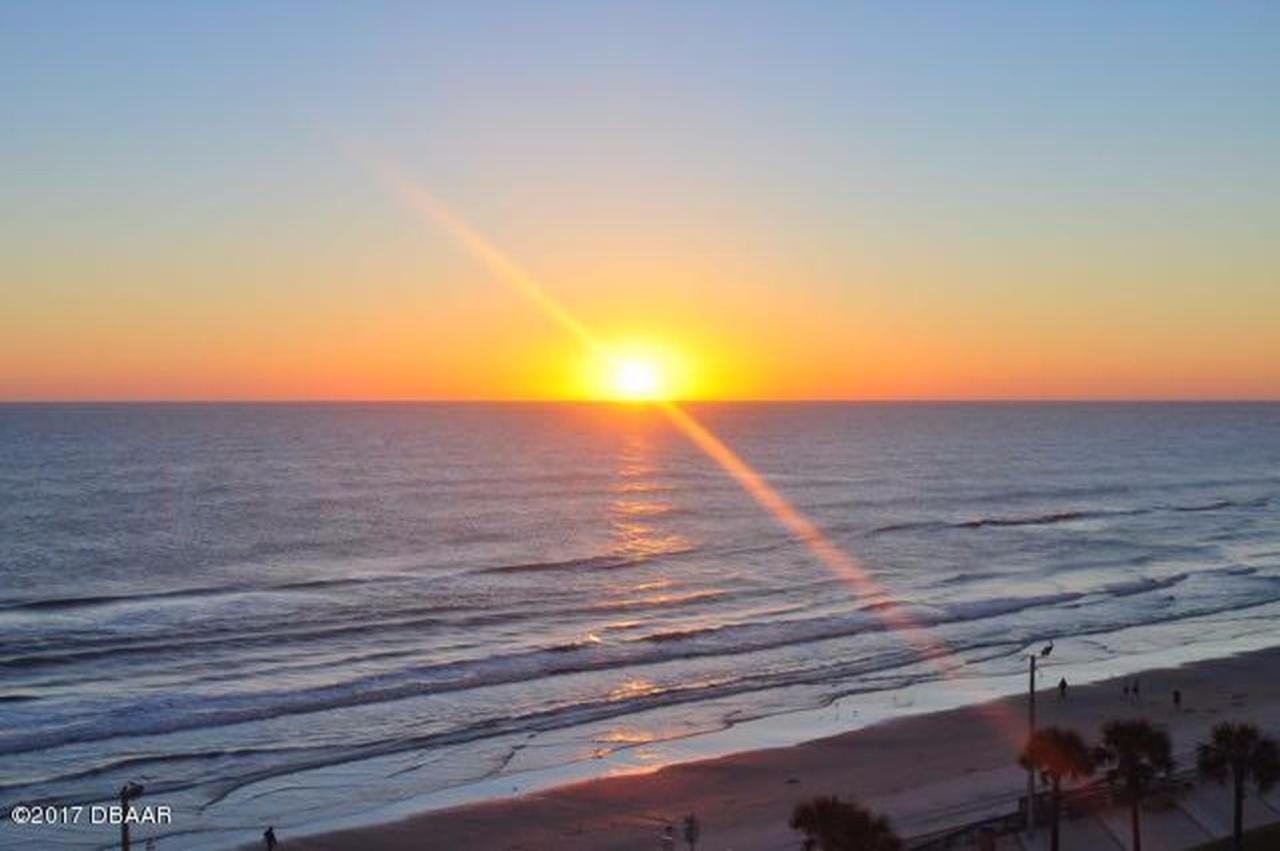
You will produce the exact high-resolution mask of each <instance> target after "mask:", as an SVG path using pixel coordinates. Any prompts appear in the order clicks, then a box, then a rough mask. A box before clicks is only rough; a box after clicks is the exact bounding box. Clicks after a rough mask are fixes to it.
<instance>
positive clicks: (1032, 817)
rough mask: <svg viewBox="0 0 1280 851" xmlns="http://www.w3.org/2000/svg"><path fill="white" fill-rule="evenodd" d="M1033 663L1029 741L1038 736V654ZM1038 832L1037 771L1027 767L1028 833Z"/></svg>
mask: <svg viewBox="0 0 1280 851" xmlns="http://www.w3.org/2000/svg"><path fill="white" fill-rule="evenodd" d="M1027 660H1028V661H1029V662H1030V663H1031V668H1030V674H1029V677H1028V680H1027V741H1031V737H1032V736H1034V735H1035V734H1036V654H1034V653H1032V654H1030V655H1029V656H1028V657H1027ZM1035 830H1036V770H1035V767H1034V766H1032V765H1030V764H1028V765H1027V833H1035Z"/></svg>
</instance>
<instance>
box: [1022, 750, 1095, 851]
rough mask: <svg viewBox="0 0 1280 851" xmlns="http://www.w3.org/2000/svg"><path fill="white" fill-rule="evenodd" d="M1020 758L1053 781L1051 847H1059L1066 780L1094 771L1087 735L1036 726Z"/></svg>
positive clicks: (1056, 850)
mask: <svg viewBox="0 0 1280 851" xmlns="http://www.w3.org/2000/svg"><path fill="white" fill-rule="evenodd" d="M1018 762H1019V763H1020V764H1021V765H1022V767H1023V768H1028V769H1030V768H1034V769H1036V770H1037V771H1039V772H1040V775H1041V776H1042V777H1044V778H1045V779H1046V780H1048V781H1049V787H1050V790H1051V794H1050V798H1049V801H1050V805H1051V807H1052V809H1051V810H1050V814H1049V848H1050V851H1058V845H1059V842H1058V821H1059V816H1060V813H1061V811H1062V780H1063V778H1069V779H1071V780H1079V779H1081V778H1084V777H1088V776H1089V775H1091V774H1093V766H1094V754H1093V751H1092V750H1090V749H1089V746H1088V745H1086V744H1085V743H1084V739H1082V738H1080V736H1079V735H1078V734H1077V733H1075V732H1073V731H1071V730H1063V729H1060V728H1058V727H1044V728H1041V729H1039V730H1036V731H1035V732H1034V733H1032V734H1031V738H1030V739H1028V740H1027V744H1026V747H1024V748H1023V749H1022V755H1021V756H1020V757H1018Z"/></svg>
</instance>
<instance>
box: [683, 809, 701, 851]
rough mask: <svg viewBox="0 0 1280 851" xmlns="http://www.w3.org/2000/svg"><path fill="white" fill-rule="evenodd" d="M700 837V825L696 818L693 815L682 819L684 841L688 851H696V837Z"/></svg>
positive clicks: (690, 814)
mask: <svg viewBox="0 0 1280 851" xmlns="http://www.w3.org/2000/svg"><path fill="white" fill-rule="evenodd" d="M701 835H702V825H701V824H700V823H699V822H698V817H697V816H695V815H694V814H693V813H689V815H687V816H685V817H684V841H685V844H686V845H688V846H689V851H697V848H698V837H700V836H701Z"/></svg>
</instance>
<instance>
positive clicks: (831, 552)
mask: <svg viewBox="0 0 1280 851" xmlns="http://www.w3.org/2000/svg"><path fill="white" fill-rule="evenodd" d="M365 164H366V166H369V163H368V162H367V161H366V163H365ZM371 170H372V171H373V172H374V174H375V175H376V176H377V177H378V178H379V179H380V181H381V182H382V183H383V184H385V185H386V186H387V188H388V189H389V190H391V191H392V192H393V193H394V194H395V195H396V196H398V197H399V198H401V199H402V200H403V201H405V202H406V203H407V204H408V205H409V206H410V207H411V208H412V209H414V210H415V211H417V212H418V213H420V214H421V215H423V216H424V217H425V218H427V219H428V220H429V221H430V222H432V223H433V224H434V225H435V226H436V227H438V228H439V229H441V230H442V231H444V232H445V233H446V234H448V235H449V236H450V237H452V238H453V239H454V240H456V241H457V242H458V243H459V244H460V245H461V246H462V247H463V248H465V249H466V251H467V252H468V253H469V254H471V255H472V256H473V257H474V258H475V259H477V260H478V261H480V262H481V263H482V264H483V265H484V266H485V267H486V268H487V269H488V270H489V272H490V274H491V275H492V276H493V277H494V278H495V279H497V280H499V281H501V282H503V283H504V284H506V285H507V286H510V287H511V288H512V289H514V290H516V291H517V292H518V293H520V294H521V295H523V296H524V297H525V298H527V299H529V301H531V302H532V303H533V304H534V305H535V306H537V307H538V308H539V309H540V310H541V311H542V312H543V313H545V314H546V315H547V316H548V317H549V318H550V319H551V320H553V321H554V322H556V323H557V324H558V325H560V326H561V327H562V328H563V329H564V330H565V331H566V332H568V333H569V334H571V335H572V336H573V337H574V338H576V339H577V340H578V341H579V342H580V343H582V345H583V346H585V347H586V348H587V349H588V350H589V351H590V352H592V353H593V354H597V355H601V356H606V355H607V353H608V347H607V346H606V345H605V343H604V342H603V341H602V340H600V339H599V338H598V337H597V336H596V335H595V334H593V333H592V332H591V330H590V329H589V328H588V327H587V326H586V325H584V324H583V323H582V322H581V321H579V320H578V318H577V317H576V316H574V315H573V313H572V312H570V311H569V310H568V309H567V308H566V307H564V305H562V304H561V303H560V302H559V301H557V300H556V299H555V297H554V296H552V295H551V294H550V293H549V292H548V291H547V290H546V288H545V287H543V286H542V285H541V284H540V283H539V282H538V280H537V279H536V278H535V277H534V276H533V275H532V274H531V273H529V272H528V271H527V270H525V269H524V268H523V267H522V266H520V265H519V264H518V263H516V262H515V261H514V260H512V259H511V258H510V257H508V256H507V255H506V254H505V253H504V252H503V251H502V250H501V249H499V248H498V247H497V246H496V245H494V244H493V243H492V242H491V241H489V240H488V239H487V238H485V237H484V236H483V235H482V234H480V233H479V232H478V231H476V230H475V229H474V228H472V227H471V226H470V225H469V224H468V223H467V222H465V221H463V219H462V218H460V217H459V216H458V215H456V214H455V213H454V212H453V211H452V210H450V209H449V208H448V207H447V206H445V205H444V204H443V203H442V202H441V201H440V200H439V199H437V198H435V197H434V196H432V195H431V194H430V193H428V192H426V191H425V190H423V189H422V188H421V187H420V186H418V185H417V184H416V183H414V182H413V181H411V180H409V179H407V178H406V177H404V176H402V175H400V174H398V173H396V172H395V171H394V170H392V169H390V168H387V167H385V166H376V167H371ZM649 404H651V405H653V406H655V407H656V408H657V409H658V410H660V411H662V413H663V414H664V415H665V416H666V418H667V419H668V420H669V421H670V422H671V423H672V424H673V425H674V426H675V427H676V428H677V429H678V430H679V431H680V432H681V433H683V434H684V435H685V436H686V437H687V438H688V439H689V440H690V441H691V442H692V443H693V444H694V445H695V446H697V447H698V448H699V449H700V450H701V451H702V452H703V453H704V454H705V455H706V456H707V457H708V458H710V459H711V460H712V461H713V462H715V463H716V465H718V466H719V467H720V469H721V470H723V471H724V472H725V473H726V474H728V475H729V477H730V478H732V479H733V480H734V481H735V482H737V484H738V485H739V486H740V487H741V488H742V489H743V490H744V491H745V492H746V493H747V495H748V496H750V497H751V498H752V499H753V500H754V501H755V502H756V503H757V504H758V505H759V506H760V507H761V508H763V509H764V510H765V511H767V512H768V513H769V514H770V515H771V516H772V517H773V518H774V520H776V521H777V522H778V523H779V524H780V525H781V526H782V527H783V528H784V529H786V530H787V531H788V532H789V533H790V534H791V535H792V536H793V537H795V538H796V540H798V541H800V542H801V543H802V544H804V546H805V547H806V548H807V549H808V550H809V552H810V553H812V554H813V556H814V557H815V558H816V559H817V560H818V561H819V562H820V563H821V564H823V565H824V566H825V567H826V568H827V569H828V570H829V571H831V573H833V574H834V575H835V576H836V577H837V578H839V579H840V580H841V581H842V582H843V583H844V584H845V585H847V586H848V587H849V588H850V589H851V590H852V591H853V592H854V593H855V594H856V595H858V596H859V597H860V598H864V599H869V600H874V599H876V598H883V599H882V600H880V601H878V602H877V604H876V605H875V606H874V607H872V608H871V609H870V610H871V611H872V612H874V613H875V614H876V616H877V617H879V618H880V619H881V620H882V621H883V622H884V624H885V626H886V627H887V628H888V629H890V630H892V631H893V633H894V634H895V635H898V636H900V637H901V638H902V639H903V640H904V641H905V642H906V643H907V644H908V645H910V646H911V647H912V648H913V649H914V650H915V651H916V652H917V653H919V655H920V657H921V659H922V660H924V661H925V662H926V663H927V664H930V665H931V666H932V667H933V668H934V669H935V671H937V672H938V673H939V674H941V675H942V676H943V677H944V678H945V679H946V680H948V681H949V682H950V683H951V684H952V685H954V686H955V687H956V688H958V689H960V690H966V691H970V692H971V693H972V694H973V697H974V698H975V700H978V701H981V700H985V699H986V698H987V697H988V695H986V694H984V693H979V692H976V691H974V690H973V689H972V686H971V684H970V682H969V681H968V680H966V679H965V678H963V677H958V676H956V674H955V670H956V668H957V667H958V666H957V665H956V664H955V654H954V652H953V651H952V650H951V649H950V648H948V647H947V646H946V644H945V643H943V642H942V641H941V640H939V639H936V638H934V637H933V636H932V635H930V630H929V628H928V627H927V626H925V625H922V624H918V623H916V622H915V621H914V620H913V619H912V618H911V616H910V614H909V613H908V612H907V611H905V610H904V609H903V608H902V606H901V605H900V604H899V603H898V602H897V601H895V600H894V599H893V598H892V596H890V593H889V590H888V589H887V588H886V587H884V586H883V585H881V584H880V583H879V582H878V581H876V579H875V578H874V577H873V576H872V575H871V574H870V572H868V571H867V570H866V569H865V568H863V567H862V565H860V564H859V563H858V561H857V560H856V559H854V558H853V556H851V555H849V553H847V552H845V551H844V550H843V549H842V548H841V547H840V546H838V545H837V544H836V543H835V542H834V541H832V540H831V538H829V537H828V536H827V535H826V533H824V532H823V531H822V530H821V529H820V528H819V527H818V526H817V524H815V523H814V522H813V521H811V520H810V519H809V518H807V517H806V516H805V515H804V514H803V513H801V512H800V510H799V509H797V508H796V507H795V506H793V505H792V504H791V503H790V502H789V501H788V500H787V499H786V497H784V496H783V495H782V494H781V493H779V492H778V491H777V490H776V489H775V488H774V487H773V486H772V485H770V484H769V483H768V482H767V481H766V480H765V478H764V477H763V476H762V475H760V473H758V472H757V471H756V470H755V469H754V468H753V467H751V465H750V464H748V463H747V462H746V461H745V460H743V458H742V457H741V456H739V455H738V453H737V452H735V451H734V450H733V449H732V448H731V447H730V446H729V445H728V444H726V443H725V442H724V441H723V440H721V439H720V438H719V437H718V436H717V435H716V434H714V433H713V432H712V431H711V430H710V429H708V428H707V427H706V426H704V425H703V424H702V423H701V422H700V421H699V420H698V419H697V418H696V417H694V416H693V414H692V413H690V412H689V411H688V410H686V409H685V408H684V407H682V406H681V405H679V404H677V403H676V402H673V401H670V400H655V401H653V402H650V403H649ZM983 715H984V717H986V718H988V719H989V720H990V722H991V723H992V724H993V725H994V726H996V727H997V729H999V730H1000V731H1001V732H1002V734H1003V735H1005V736H1006V737H1007V738H1008V739H1009V741H1010V742H1011V743H1012V744H1013V745H1014V746H1015V747H1020V746H1021V743H1022V740H1023V738H1024V737H1025V733H1026V728H1025V722H1024V721H1023V720H1022V719H1021V718H1020V717H1019V716H1018V715H1016V714H1015V713H1014V712H1013V711H1012V709H1011V708H1010V707H1008V706H1007V705H1005V704H1003V703H994V704H989V705H988V707H987V709H986V711H984V713H983Z"/></svg>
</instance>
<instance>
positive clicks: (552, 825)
mask: <svg viewBox="0 0 1280 851" xmlns="http://www.w3.org/2000/svg"><path fill="white" fill-rule="evenodd" d="M1047 674H1048V675H1046V677H1045V678H1044V679H1045V681H1046V683H1045V684H1046V686H1047V685H1048V684H1049V683H1050V682H1051V683H1056V682H1057V675H1056V672H1047ZM1126 679H1129V678H1126ZM1140 679H1141V685H1142V695H1143V701H1142V703H1141V704H1138V703H1134V702H1133V701H1132V700H1131V699H1130V700H1126V698H1125V696H1124V694H1123V689H1122V681H1121V680H1119V679H1116V680H1108V681H1103V682H1099V683H1096V684H1093V685H1088V686H1080V687H1073V688H1071V689H1070V691H1069V693H1068V696H1067V699H1066V700H1060V699H1059V697H1058V693H1057V690H1056V688H1052V687H1045V688H1043V689H1042V690H1041V691H1040V692H1039V693H1038V697H1037V704H1038V719H1039V723H1040V725H1041V726H1045V725H1051V724H1052V725H1058V726H1064V727H1072V728H1075V729H1077V730H1078V731H1080V732H1081V733H1082V734H1084V735H1085V736H1086V737H1088V738H1089V739H1091V740H1092V739H1093V738H1095V737H1096V735H1097V731H1098V728H1099V726H1100V725H1101V724H1102V722H1103V721H1105V720H1107V719H1110V718H1116V717H1134V716H1138V717H1146V718H1148V719H1150V720H1152V721H1156V722H1159V723H1162V724H1165V725H1167V726H1168V728H1169V729H1170V732H1171V733H1172V735H1173V738H1174V748H1175V752H1176V753H1177V754H1178V756H1179V762H1180V764H1182V765H1189V764H1191V763H1190V760H1191V759H1192V758H1193V756H1192V752H1193V750H1194V746H1195V744H1196V743H1197V742H1198V741H1199V740H1200V739H1202V738H1204V737H1205V735H1206V733H1207V731H1208V730H1209V728H1210V727H1211V726H1212V725H1213V724H1215V723H1217V722H1219V721H1222V720H1248V721H1252V722H1254V723H1257V724H1259V725H1260V726H1262V727H1264V728H1266V729H1267V730H1268V731H1269V732H1270V733H1271V734H1273V735H1276V734H1280V648H1276V649H1271V650H1263V651H1258V652H1253V653H1248V654H1243V655H1239V656H1234V657H1230V658H1226V659H1218V660H1212V661H1207V662H1199V663H1195V664H1191V665H1187V666H1185V667H1181V668H1174V669H1162V670H1153V671H1148V672H1146V673H1144V674H1142V675H1140ZM1174 689H1180V690H1181V692H1182V695H1183V708H1182V711H1181V712H1178V711H1175V709H1174V707H1173V702H1172V692H1173V690H1174ZM1026 714H1027V707H1026V699H1025V697H1023V698H1018V699H1004V700H997V701H991V702H989V703H984V704H980V705H977V706H971V707H966V708H962V709H956V710H949V711H945V712H937V713H933V714H929V715H920V716H916V717H912V718H906V719H902V720H899V721H891V722H887V723H883V724H878V725H874V726H871V727H867V728H864V729H861V730H856V731H852V732H849V733H845V734H841V735H838V736H834V737H830V738H825V739H820V740H816V741H812V742H806V743H804V744H801V745H797V746H794V747H785V748H773V749H768V750H757V751H749V752H744V753H738V754H733V755H731V756H726V757H721V758H718V759H709V760H703V761H699V762H691V763H683V764H678V765H672V766H668V767H666V768H663V769H660V770H658V771H655V772H650V773H645V774H631V775H625V776H619V777H611V778H604V779H600V780H593V781H589V782H586V783H579V784H575V785H571V786H563V787H558V788H555V789H550V790H547V791H543V792H538V793H532V794H528V795H524V796H521V797H515V798H509V799H503V800H496V801H489V802H485V803H479V804H472V805H467V806H463V807H456V808H453V809H447V810H439V811H434V812H428V813H422V814H420V815H416V816H412V817H409V818H406V819H403V820H401V821H397V822H392V823H388V824H382V825H376V826H372V827H364V828H357V829H352V830H344V831H338V832H335V833H330V834H324V835H320V836H315V837H307V838H302V839H290V838H289V837H287V836H282V837H281V839H282V840H284V841H283V842H282V843H281V847H282V848H283V849H289V851H293V849H298V851H337V849H370V851H410V849H413V850H414V851H417V849H423V848H441V849H512V851H514V849H523V850H524V851H531V849H557V851H576V849H584V851H585V849H619V851H622V849H637V851H640V849H655V848H658V847H659V835H660V833H661V830H662V828H663V826H664V825H666V824H668V823H672V824H675V825H676V826H677V834H678V832H679V822H680V820H681V819H682V818H683V817H684V815H685V814H686V813H690V812H693V813H696V814H697V816H698V818H699V819H700V820H701V822H702V828H703V829H702V842H701V844H700V845H699V847H700V848H702V849H705V851H719V849H735V851H754V850H755V849H759V851H765V849H770V851H772V849H784V848H796V847H799V843H798V836H797V834H794V833H793V832H792V831H791V830H790V829H788V827H787V819H788V817H789V814H790V811H791V808H792V806H793V805H794V804H795V803H796V802H797V801H800V800H803V799H804V798H806V797H809V796H813V795H819V794H837V795H841V796H854V797H857V798H858V799H860V800H861V801H863V802H864V803H866V804H868V805H870V806H872V807H874V808H876V809H878V810H880V811H882V812H885V813H887V814H888V815H889V816H890V818H891V819H892V820H893V822H894V824H895V826H896V827H897V828H898V830H899V832H900V833H902V834H903V835H904V836H913V835H918V834H921V833H925V832H928V831H930V830H933V829H937V828H939V827H945V826H950V825H953V824H958V823H963V822H966V821H971V820H973V819H974V818H977V817H981V816H982V815H984V814H990V813H998V812H1002V811H1006V810H1008V809H1009V808H1010V807H1011V806H1013V804H1012V803H1011V802H1012V801H1013V799H1014V798H1016V796H1017V795H1018V794H1019V792H1020V791H1021V790H1024V789H1025V783H1026V775H1025V774H1024V773H1023V772H1022V771H1021V770H1020V769H1019V768H1018V767H1017V765H1016V762H1015V753H1016V750H1017V746H1018V744H1019V743H1020V741H1021V739H1022V737H1023V736H1024V735H1025V723H1026V722H1025V718H1026ZM258 847H260V846H258Z"/></svg>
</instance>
